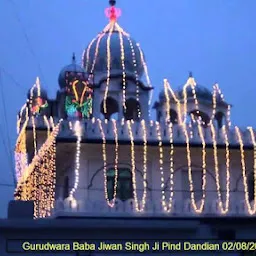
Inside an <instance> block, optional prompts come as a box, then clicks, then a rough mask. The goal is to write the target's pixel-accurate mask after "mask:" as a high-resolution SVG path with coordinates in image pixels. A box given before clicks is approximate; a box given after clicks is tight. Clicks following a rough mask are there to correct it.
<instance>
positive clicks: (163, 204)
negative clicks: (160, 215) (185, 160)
mask: <svg viewBox="0 0 256 256" xmlns="http://www.w3.org/2000/svg"><path fill="white" fill-rule="evenodd" d="M168 127H169V136H170V145H171V148H170V177H169V181H170V197H169V203H168V206H167V205H166V195H165V191H164V184H165V183H164V173H163V172H161V176H162V178H161V181H162V184H161V189H162V206H163V209H164V211H165V212H171V210H172V203H173V195H174V190H173V186H174V166H173V165H174V163H173V154H174V146H173V131H172V128H173V125H172V123H170V124H169V125H168ZM157 129H158V130H159V127H158V128H157ZM159 139H160V136H159Z"/></svg>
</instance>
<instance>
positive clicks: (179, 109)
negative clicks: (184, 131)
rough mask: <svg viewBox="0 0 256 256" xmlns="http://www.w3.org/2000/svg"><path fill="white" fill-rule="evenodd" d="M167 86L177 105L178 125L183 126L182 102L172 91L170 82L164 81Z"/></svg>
mask: <svg viewBox="0 0 256 256" xmlns="http://www.w3.org/2000/svg"><path fill="white" fill-rule="evenodd" d="M164 83H165V86H166V87H167V88H168V89H169V91H170V93H171V95H172V98H173V99H174V101H175V102H176V104H177V111H178V123H179V124H180V125H181V124H182V114H181V104H180V100H179V99H178V98H177V97H176V95H175V93H174V91H173V90H172V88H171V86H170V84H169V82H168V81H167V79H165V80H164Z"/></svg>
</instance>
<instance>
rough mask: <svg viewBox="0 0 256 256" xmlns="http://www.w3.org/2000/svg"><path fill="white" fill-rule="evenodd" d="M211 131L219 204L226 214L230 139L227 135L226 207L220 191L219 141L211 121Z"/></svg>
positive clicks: (227, 207)
mask: <svg viewBox="0 0 256 256" xmlns="http://www.w3.org/2000/svg"><path fill="white" fill-rule="evenodd" d="M209 125H210V127H211V133H212V142H213V156H214V170H215V178H216V187H217V195H218V206H219V209H220V211H221V213H222V214H226V213H227V212H228V210H229V186H230V185H229V182H230V180H229V162H228V161H229V160H227V157H228V158H229V153H227V152H228V151H227V147H228V146H229V145H228V139H227V136H225V143H226V167H227V175H226V179H227V180H226V183H227V192H226V203H225V208H224V207H223V202H222V198H221V192H220V175H219V161H218V148H217V141H216V132H215V128H214V125H213V123H212V122H210V124H209Z"/></svg>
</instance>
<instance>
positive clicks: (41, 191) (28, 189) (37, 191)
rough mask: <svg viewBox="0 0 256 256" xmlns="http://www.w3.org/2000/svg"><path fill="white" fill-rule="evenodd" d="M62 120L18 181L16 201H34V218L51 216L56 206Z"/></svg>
mask: <svg viewBox="0 0 256 256" xmlns="http://www.w3.org/2000/svg"><path fill="white" fill-rule="evenodd" d="M61 122H62V120H60V122H59V123H58V125H57V126H56V127H55V129H54V130H53V131H52V133H51V134H50V136H49V137H48V139H47V140H46V142H45V143H44V144H43V145H42V147H41V148H40V150H39V152H38V154H37V155H36V156H34V158H33V160H32V162H31V164H30V165H29V166H28V167H27V168H26V170H25V172H24V173H23V175H22V177H21V178H20V179H19V180H18V184H17V187H16V190H15V193H16V195H15V199H16V200H33V201H34V217H35V218H38V217H39V218H44V217H46V216H50V215H51V209H52V208H53V205H54V200H55V196H54V193H55V192H54V191H55V189H54V188H55V183H56V173H55V171H56V166H55V158H56V142H55V140H56V137H57V135H58V133H59V126H60V123H61Z"/></svg>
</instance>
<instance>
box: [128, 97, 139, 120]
mask: <svg viewBox="0 0 256 256" xmlns="http://www.w3.org/2000/svg"><path fill="white" fill-rule="evenodd" d="M124 118H125V119H126V120H134V121H138V120H139V119H140V103H139V102H138V101H137V100H135V99H132V98H131V99H128V100H127V101H126V110H124Z"/></svg>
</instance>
